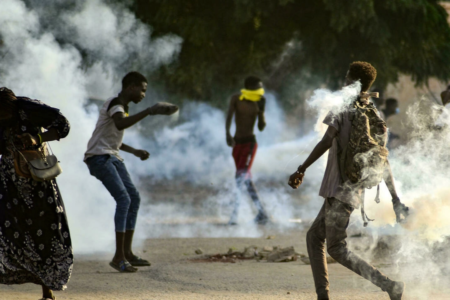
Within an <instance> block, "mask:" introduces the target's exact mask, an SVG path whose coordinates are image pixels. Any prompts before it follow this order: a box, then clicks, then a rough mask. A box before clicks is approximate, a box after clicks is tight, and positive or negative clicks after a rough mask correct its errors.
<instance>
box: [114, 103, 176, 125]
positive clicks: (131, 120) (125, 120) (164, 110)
mask: <svg viewBox="0 0 450 300" xmlns="http://www.w3.org/2000/svg"><path fill="white" fill-rule="evenodd" d="M177 111H178V106H176V105H174V104H171V103H166V102H159V103H156V104H155V105H153V106H152V107H149V108H146V109H144V110H143V111H141V112H139V113H137V114H135V115H132V116H128V117H127V116H126V115H125V113H122V112H117V113H115V114H114V115H113V116H112V118H113V120H114V124H115V125H116V128H117V130H124V129H127V128H129V127H131V126H133V125H134V124H136V123H137V122H139V121H141V120H142V119H144V118H145V117H147V116H148V115H171V114H174V113H176V112H177Z"/></svg>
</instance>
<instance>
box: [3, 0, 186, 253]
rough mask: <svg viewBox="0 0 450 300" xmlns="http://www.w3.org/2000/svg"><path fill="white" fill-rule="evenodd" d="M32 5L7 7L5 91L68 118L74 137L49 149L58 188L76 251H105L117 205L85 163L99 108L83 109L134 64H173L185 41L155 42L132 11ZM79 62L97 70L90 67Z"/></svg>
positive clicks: (12, 2) (12, 1)
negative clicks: (57, 163)
mask: <svg viewBox="0 0 450 300" xmlns="http://www.w3.org/2000/svg"><path fill="white" fill-rule="evenodd" d="M69 2H70V3H69ZM27 4H28V6H26V5H25V3H24V2H22V1H19V0H3V1H2V14H1V15H0V40H1V41H2V44H1V46H0V51H1V54H0V57H1V58H2V65H1V77H0V81H1V85H5V86H8V87H10V88H11V89H13V90H14V91H15V92H16V94H18V95H26V96H29V97H32V98H37V99H41V100H43V101H44V102H45V103H47V104H49V105H52V106H55V107H58V108H60V109H61V111H62V112H63V113H64V114H65V115H66V116H67V117H68V119H69V121H70V122H71V125H72V130H71V133H70V135H69V136H68V138H66V139H64V140H62V141H61V142H59V143H56V142H55V143H52V144H53V145H52V146H53V149H54V150H55V152H56V154H57V156H58V158H59V159H60V160H61V162H62V166H63V168H64V171H65V172H64V173H63V175H62V176H60V177H59V178H58V182H59V184H60V187H61V190H62V194H63V197H64V199H65V203H66V206H67V211H68V217H69V222H70V225H71V231H72V239H73V243H74V249H75V251H96V250H101V249H105V248H107V247H108V246H109V243H112V241H113V238H114V237H113V231H114V229H113V222H112V220H113V219H112V216H113V214H114V203H113V200H112V199H111V197H110V195H109V194H108V193H107V191H106V190H105V188H104V187H103V186H102V185H101V184H100V182H98V181H97V180H95V179H94V178H93V177H91V176H90V175H89V172H88V170H87V167H86V166H85V165H84V164H83V163H82V160H83V153H84V151H85V149H86V144H87V141H88V139H89V137H90V134H91V133H92V132H93V129H94V126H95V122H96V118H97V114H98V113H97V110H96V108H95V107H90V108H89V109H88V111H86V110H85V109H84V105H85V103H86V100H87V98H88V95H92V94H94V95H96V96H99V97H104V96H106V95H107V96H108V97H111V96H113V95H114V94H116V93H117V92H118V91H119V88H118V84H117V82H118V78H120V76H123V74H124V73H125V72H127V71H128V68H129V67H132V66H131V65H130V63H129V62H130V61H131V62H134V63H136V62H140V60H144V61H146V62H147V63H148V64H147V65H146V68H147V69H150V68H154V67H156V66H158V65H159V64H162V63H167V62H169V61H171V60H172V59H173V58H174V57H176V54H177V53H178V52H179V50H180V45H181V39H180V38H178V37H175V36H168V37H167V38H165V37H163V38H160V39H158V40H150V39H149V33H150V29H149V28H148V27H147V26H146V25H144V24H142V23H141V22H140V21H138V20H136V19H135V18H134V16H133V15H132V14H131V13H130V12H129V11H127V10H126V9H124V8H120V9H117V8H114V7H111V6H109V5H107V4H105V3H104V2H103V1H100V0H95V1H65V2H57V3H55V2H54V1H28V2H27ZM99 16H101V18H102V22H98V20H99V19H98V18H99ZM94 23H95V26H90V25H92V24H94ZM101 24H105V26H102V25H101ZM57 40H58V42H57ZM82 55H83V56H87V57H88V59H90V60H91V61H92V62H95V63H93V64H92V65H86V64H85V63H84V62H83V60H82ZM130 57H133V59H130Z"/></svg>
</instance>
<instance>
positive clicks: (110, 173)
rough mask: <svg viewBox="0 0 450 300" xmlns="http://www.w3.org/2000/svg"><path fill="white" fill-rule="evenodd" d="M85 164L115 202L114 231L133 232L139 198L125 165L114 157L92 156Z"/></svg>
mask: <svg viewBox="0 0 450 300" xmlns="http://www.w3.org/2000/svg"><path fill="white" fill-rule="evenodd" d="M86 164H87V165H88V168H89V172H90V173H91V175H92V176H94V177H96V178H97V179H98V180H100V181H101V182H102V183H103V185H104V186H105V187H106V189H107V190H108V191H109V193H110V194H111V196H113V198H114V200H116V203H117V206H116V214H115V215H114V223H115V227H116V231H117V232H125V231H126V230H134V228H135V227H136V219H137V214H138V210H139V204H140V203H141V198H140V196H139V192H138V190H137V189H136V187H135V186H134V184H133V182H132V181H131V178H130V174H128V171H127V169H126V168H125V164H124V163H123V162H122V161H120V160H119V159H118V158H117V157H115V156H114V155H96V156H92V157H89V158H88V159H87V160H86Z"/></svg>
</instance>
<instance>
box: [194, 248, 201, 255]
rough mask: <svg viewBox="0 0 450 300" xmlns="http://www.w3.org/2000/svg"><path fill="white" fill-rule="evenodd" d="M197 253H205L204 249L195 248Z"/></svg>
mask: <svg viewBox="0 0 450 300" xmlns="http://www.w3.org/2000/svg"><path fill="white" fill-rule="evenodd" d="M195 254H199V255H200V254H203V250H202V249H200V248H198V249H196V250H195Z"/></svg>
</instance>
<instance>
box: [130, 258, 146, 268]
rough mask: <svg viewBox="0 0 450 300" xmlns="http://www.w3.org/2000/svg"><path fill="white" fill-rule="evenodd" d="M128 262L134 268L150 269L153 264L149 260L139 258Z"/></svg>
mask: <svg viewBox="0 0 450 300" xmlns="http://www.w3.org/2000/svg"><path fill="white" fill-rule="evenodd" d="M128 262H129V263H130V264H131V265H132V266H133V267H150V266H151V264H150V262H149V261H148V260H145V259H142V258H140V257H138V256H134V257H133V259H131V260H128Z"/></svg>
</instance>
